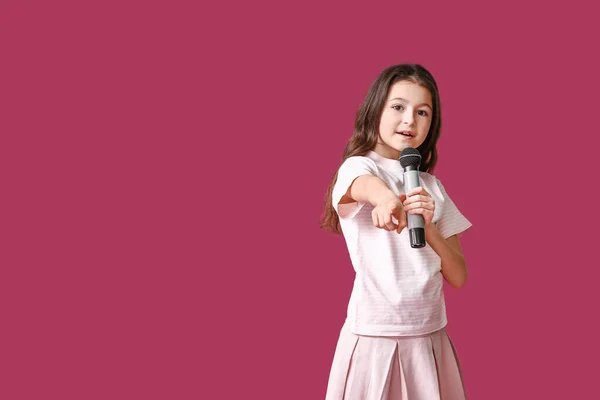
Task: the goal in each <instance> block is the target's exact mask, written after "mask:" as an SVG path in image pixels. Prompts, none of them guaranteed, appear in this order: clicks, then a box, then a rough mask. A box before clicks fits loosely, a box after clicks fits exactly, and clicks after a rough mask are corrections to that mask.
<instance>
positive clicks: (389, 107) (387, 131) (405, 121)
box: [373, 81, 433, 160]
mask: <svg viewBox="0 0 600 400" xmlns="http://www.w3.org/2000/svg"><path fill="white" fill-rule="evenodd" d="M432 107H433V106H432V101H431V93H430V92H429V90H428V89H426V88H424V87H423V86H421V85H418V84H416V83H413V82H410V81H398V82H396V83H394V84H393V85H392V87H391V88H390V92H389V95H388V97H387V99H386V102H385V104H384V105H383V112H382V113H381V123H380V124H379V138H378V139H377V144H376V145H375V148H374V149H373V150H374V151H375V152H376V153H377V154H379V155H381V156H383V157H386V158H391V159H395V160H397V159H399V158H400V152H401V151H402V150H404V149H405V148H408V147H412V148H415V149H416V148H417V147H419V146H420V145H421V144H422V143H423V142H424V141H425V139H426V138H427V133H428V132H429V127H430V126H431V118H432V116H433V108H432ZM409 135H410V136H409Z"/></svg>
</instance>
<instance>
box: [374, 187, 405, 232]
mask: <svg viewBox="0 0 600 400" xmlns="http://www.w3.org/2000/svg"><path fill="white" fill-rule="evenodd" d="M405 200H406V195H405V194H401V195H400V196H399V197H393V198H390V199H389V200H386V201H382V202H381V203H379V204H377V205H376V206H375V208H373V211H372V212H371V217H372V218H373V225H375V226H376V227H377V228H381V229H385V230H386V231H388V232H391V231H396V232H397V233H400V232H402V230H403V229H404V228H406V226H407V225H408V222H407V218H406V212H404V206H403V205H402V203H403V202H404V201H405ZM392 217H394V218H395V219H396V221H398V223H395V222H394V221H393V220H392Z"/></svg>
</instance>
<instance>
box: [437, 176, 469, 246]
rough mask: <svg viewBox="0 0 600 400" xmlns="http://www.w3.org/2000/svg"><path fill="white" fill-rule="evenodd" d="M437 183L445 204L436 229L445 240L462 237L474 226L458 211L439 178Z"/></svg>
mask: <svg viewBox="0 0 600 400" xmlns="http://www.w3.org/2000/svg"><path fill="white" fill-rule="evenodd" d="M436 181H437V185H438V187H439V189H440V192H441V193H442V196H443V197H444V200H443V204H442V205H441V206H442V213H441V215H440V218H439V220H438V221H437V222H436V227H437V229H438V231H439V232H440V234H441V235H442V237H443V238H444V239H447V238H449V237H450V236H452V235H460V234H462V233H464V231H466V230H467V229H469V228H470V227H471V226H472V224H471V222H469V220H468V219H466V218H465V216H464V215H462V213H461V212H460V211H459V210H458V208H457V207H456V205H455V204H454V202H453V201H452V199H451V198H450V196H448V193H447V192H446V189H445V188H444V185H442V182H440V180H439V179H437V178H436ZM436 207H437V205H436Z"/></svg>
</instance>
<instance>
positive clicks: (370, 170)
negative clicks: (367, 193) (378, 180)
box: [331, 156, 378, 218]
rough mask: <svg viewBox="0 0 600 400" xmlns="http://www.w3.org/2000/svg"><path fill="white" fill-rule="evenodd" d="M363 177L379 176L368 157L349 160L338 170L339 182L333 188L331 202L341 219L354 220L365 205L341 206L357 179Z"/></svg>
mask: <svg viewBox="0 0 600 400" xmlns="http://www.w3.org/2000/svg"><path fill="white" fill-rule="evenodd" d="M362 175H373V176H378V174H377V166H376V165H375V162H374V161H373V160H371V159H370V158H367V157H361V156H353V157H349V158H347V159H346V160H345V161H344V162H343V163H342V165H341V166H340V168H339V170H338V176H337V181H336V183H335V185H334V186H333V192H332V196H331V202H332V205H333V208H334V209H335V210H336V212H337V213H338V215H339V217H340V218H352V217H354V216H355V215H356V214H357V213H358V212H359V211H360V209H361V208H362V207H363V206H364V205H365V203H362V202H352V203H344V204H339V202H340V200H341V199H342V197H343V196H344V195H345V194H346V192H347V191H348V188H349V187H350V185H351V184H352V182H354V180H355V179H356V178H358V177H359V176H362Z"/></svg>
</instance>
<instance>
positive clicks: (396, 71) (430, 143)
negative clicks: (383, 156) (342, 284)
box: [321, 64, 442, 233]
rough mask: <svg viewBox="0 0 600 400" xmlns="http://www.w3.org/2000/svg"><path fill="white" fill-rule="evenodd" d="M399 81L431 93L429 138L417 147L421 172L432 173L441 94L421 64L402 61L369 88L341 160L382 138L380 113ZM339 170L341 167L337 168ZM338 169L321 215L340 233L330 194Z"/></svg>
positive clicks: (327, 225)
mask: <svg viewBox="0 0 600 400" xmlns="http://www.w3.org/2000/svg"><path fill="white" fill-rule="evenodd" d="M398 81H410V82H414V83H416V84H418V85H421V86H423V87H425V88H426V89H428V90H429V92H431V97H432V100H433V116H432V120H431V126H430V127H429V132H428V133H427V138H426V139H425V141H424V142H423V144H421V145H420V146H419V147H418V148H417V150H419V152H420V153H421V157H422V160H423V161H422V162H421V167H420V168H419V170H420V171H424V172H429V173H432V172H433V169H434V168H435V164H436V163H437V149H436V145H437V141H438V139H439V137H440V130H441V127H442V116H441V109H440V95H439V92H438V88H437V84H436V83H435V80H434V79H433V76H432V75H431V74H430V73H429V71H427V70H426V69H425V68H424V67H422V66H421V65H419V64H399V65H393V66H391V67H389V68H387V69H385V70H384V71H383V72H382V73H381V74H380V75H379V77H377V79H376V80H375V82H373V84H372V85H371V87H370V88H369V92H368V93H367V96H366V97H365V99H364V101H363V103H362V104H361V106H360V107H359V109H358V112H357V113H356V120H355V122H354V133H353V134H352V137H351V138H350V140H349V141H348V143H347V144H346V148H345V149H344V154H343V156H342V162H341V163H340V166H341V164H343V163H344V161H345V160H346V159H347V158H349V157H352V156H364V155H366V154H367V153H368V152H369V151H371V150H373V148H375V144H376V143H377V138H378V137H379V124H380V122H381V114H382V112H383V107H384V105H385V102H386V100H387V96H388V93H389V90H390V88H391V87H392V85H393V84H394V83H396V82H398ZM338 170H339V167H338ZM337 175H338V171H336V172H335V174H334V176H333V179H332V180H331V183H330V184H329V187H328V189H327V193H326V195H325V209H324V212H323V215H322V216H321V228H323V229H326V230H329V231H332V232H335V233H341V232H342V231H341V227H340V220H339V217H338V215H337V213H336V212H335V209H334V208H333V205H332V203H331V194H332V192H333V187H334V185H335V183H336V181H337Z"/></svg>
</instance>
